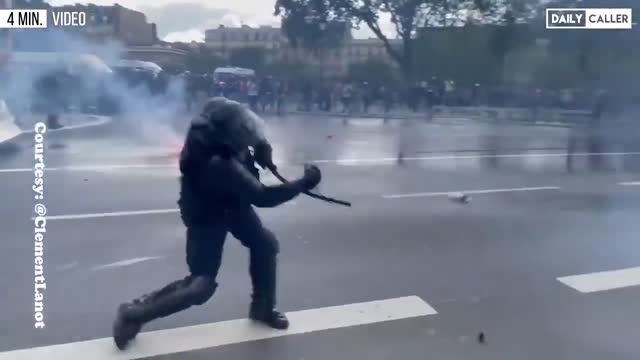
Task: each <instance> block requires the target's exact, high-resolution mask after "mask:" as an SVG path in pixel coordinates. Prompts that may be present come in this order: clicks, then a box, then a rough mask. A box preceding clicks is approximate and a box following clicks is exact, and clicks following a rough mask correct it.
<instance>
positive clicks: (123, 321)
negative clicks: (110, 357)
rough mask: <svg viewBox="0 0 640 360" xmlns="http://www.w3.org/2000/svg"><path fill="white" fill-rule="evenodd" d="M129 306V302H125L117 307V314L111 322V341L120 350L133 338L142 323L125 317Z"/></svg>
mask: <svg viewBox="0 0 640 360" xmlns="http://www.w3.org/2000/svg"><path fill="white" fill-rule="evenodd" d="M129 306H131V304H128V303H125V304H122V305H120V306H119V307H118V315H116V321H115V322H114V323H113V341H114V342H115V343H116V346H117V347H118V349H120V350H124V349H125V348H126V347H127V345H128V344H129V342H130V341H131V340H133V339H135V337H136V336H137V335H138V333H139V332H140V330H141V329H142V325H143V324H142V322H139V321H136V320H132V319H129V318H128V317H127V313H128V311H127V310H128V309H127V307H129Z"/></svg>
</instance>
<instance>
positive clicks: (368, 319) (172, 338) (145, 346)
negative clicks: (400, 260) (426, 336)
mask: <svg viewBox="0 0 640 360" xmlns="http://www.w3.org/2000/svg"><path fill="white" fill-rule="evenodd" d="M435 314H437V312H436V310H435V309H433V308H432V307H431V306H430V305H429V304H427V303H426V302H424V301H423V300H422V299H420V298H419V297H417V296H408V297H402V298H395V299H388V300H380V301H371V302H365V303H359V304H350V305H341V306H334V307H326V308H319V309H312V310H304V311H296V312H291V313H288V314H287V316H288V317H289V319H290V320H291V327H290V328H289V329H288V330H285V331H280V330H273V329H269V328H267V327H265V326H260V325H255V324H253V323H251V322H250V321H249V320H246V319H242V320H232V321H224V322H219V323H212V324H205V325H196V326H188V327H183V328H177V329H170V330H160V331H153V332H147V333H142V334H140V335H138V337H137V338H136V340H135V341H134V342H133V343H132V344H131V347H130V348H129V349H128V350H126V351H124V352H119V351H118V350H117V349H116V347H115V345H114V344H113V340H112V339H111V338H103V339H96V340H89V341H82V342H76V343H69V344H61V345H53V346H45V347H39V348H32V349H23V350H16V351H9V352H4V353H0V360H27V359H47V360H70V359H91V360H113V359H123V360H124V359H127V360H128V359H140V358H148V357H152V356H161V355H167V354H175V353H180V352H186V351H194V350H201V349H207V348H213V347H218V346H223V345H230V344H238V343H243V342H248V341H255V340H262V339H270V338H276V337H282V336H289V335H295V334H306V333H311V332H315V331H323V330H330V329H339V328H345V327H352V326H360V325H366V324H374V323H380V322H387V321H393V320H401V319H408V318H415V317H422V316H427V315H435Z"/></svg>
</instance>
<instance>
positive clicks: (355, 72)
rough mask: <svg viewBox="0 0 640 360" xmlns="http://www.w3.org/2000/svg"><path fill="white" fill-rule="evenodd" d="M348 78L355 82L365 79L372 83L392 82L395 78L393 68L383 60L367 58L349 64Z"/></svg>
mask: <svg viewBox="0 0 640 360" xmlns="http://www.w3.org/2000/svg"><path fill="white" fill-rule="evenodd" d="M347 78H348V80H351V81H355V82H360V83H361V82H364V81H367V82H369V83H370V84H372V85H375V86H378V85H382V84H386V85H390V84H394V83H395V82H396V80H397V74H396V71H395V69H394V68H393V67H392V66H391V65H390V64H388V63H386V62H383V61H376V60H369V61H365V62H360V63H353V64H351V65H349V70H348V72H347Z"/></svg>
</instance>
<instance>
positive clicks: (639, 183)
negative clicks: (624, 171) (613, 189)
mask: <svg viewBox="0 0 640 360" xmlns="http://www.w3.org/2000/svg"><path fill="white" fill-rule="evenodd" d="M618 185H621V186H640V181H628V182H621V183H618Z"/></svg>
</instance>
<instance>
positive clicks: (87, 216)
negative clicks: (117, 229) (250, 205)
mask: <svg viewBox="0 0 640 360" xmlns="http://www.w3.org/2000/svg"><path fill="white" fill-rule="evenodd" d="M296 205H298V202H297V201H289V202H286V203H284V204H283V205H282V206H283V207H294V206H296ZM173 213H180V209H151V210H134V211H114V212H108V213H93V214H72V215H53V216H45V219H46V220H47V221H53V220H80V219H95V218H104V217H122V216H140V215H162V214H173ZM31 220H35V217H32V218H31Z"/></svg>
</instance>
